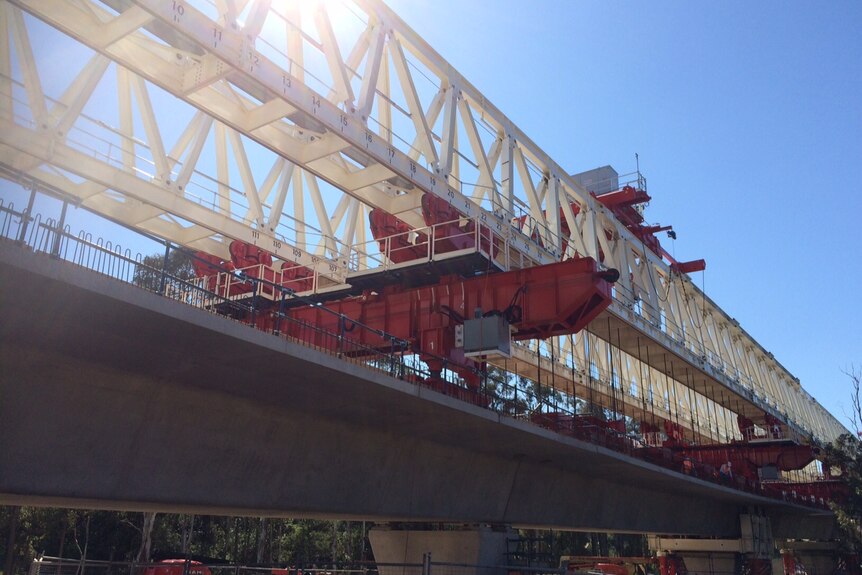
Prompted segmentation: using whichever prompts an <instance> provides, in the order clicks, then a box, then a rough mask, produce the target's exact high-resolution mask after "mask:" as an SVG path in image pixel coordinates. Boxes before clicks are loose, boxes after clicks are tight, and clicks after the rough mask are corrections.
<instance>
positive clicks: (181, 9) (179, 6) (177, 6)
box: [173, 0, 186, 22]
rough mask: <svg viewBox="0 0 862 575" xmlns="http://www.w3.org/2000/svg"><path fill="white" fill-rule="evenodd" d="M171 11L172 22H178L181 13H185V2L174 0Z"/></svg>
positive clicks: (181, 15)
mask: <svg viewBox="0 0 862 575" xmlns="http://www.w3.org/2000/svg"><path fill="white" fill-rule="evenodd" d="M173 12H174V15H173V18H174V22H179V21H180V18H182V17H183V14H185V13H186V7H185V4H183V3H182V2H177V1H176V0H174V2H173Z"/></svg>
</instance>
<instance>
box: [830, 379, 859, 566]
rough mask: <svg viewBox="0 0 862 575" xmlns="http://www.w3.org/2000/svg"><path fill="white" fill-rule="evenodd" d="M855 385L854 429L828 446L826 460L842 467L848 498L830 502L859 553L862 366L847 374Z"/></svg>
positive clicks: (845, 532) (853, 396) (852, 396)
mask: <svg viewBox="0 0 862 575" xmlns="http://www.w3.org/2000/svg"><path fill="white" fill-rule="evenodd" d="M847 375H848V376H849V377H850V381H851V384H852V387H853V392H852V394H851V403H852V411H853V413H852V414H851V415H850V419H851V423H852V425H853V431H854V433H844V434H842V435H841V436H839V437H838V439H836V440H835V441H834V442H833V443H832V444H830V445H827V446H826V450H825V451H826V457H825V460H824V464H825V465H826V466H828V468H830V469H839V470H840V472H841V475H840V478H841V479H842V480H843V482H844V483H845V485H846V486H847V491H848V494H847V498H846V500H844V501H841V502H834V501H833V502H830V504H829V505H830V507H831V508H832V511H833V512H834V513H835V518H836V520H837V521H838V525H839V527H840V528H841V530H842V531H843V532H844V536H845V543H847V545H848V546H849V547H851V548H852V549H853V551H855V552H857V553H859V552H862V441H860V439H859V436H860V433H862V430H860V425H862V396H860V386H862V369H860V370H853V369H851V371H850V372H849V373H848V374H847Z"/></svg>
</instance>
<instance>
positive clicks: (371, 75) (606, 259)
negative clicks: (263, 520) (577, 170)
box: [0, 0, 844, 440]
mask: <svg viewBox="0 0 862 575" xmlns="http://www.w3.org/2000/svg"><path fill="white" fill-rule="evenodd" d="M0 6H2V10H0V19H2V21H0V27H2V29H3V30H4V31H6V32H8V33H7V34H6V41H5V42H3V44H2V46H0V66H2V68H0V93H2V104H0V122H2V127H0V128H2V129H0V163H2V164H3V166H4V169H5V171H11V172H13V173H17V174H21V175H22V177H26V178H27V179H35V180H37V181H39V182H41V183H42V184H43V185H45V186H46V187H50V188H51V189H54V190H62V191H63V192H64V193H65V194H67V195H69V196H71V197H72V198H73V199H75V200H76V201H77V202H80V203H81V204H83V205H84V206H85V207H87V208H89V209H92V210H94V211H98V212H100V213H103V214H106V215H108V216H109V217H111V218H113V219H116V220H119V221H121V222H123V223H126V224H130V225H133V226H135V227H138V228H142V229H145V230H148V231H151V232H153V233H156V234H158V235H160V236H162V237H166V238H168V239H171V240H173V241H176V242H178V243H181V244H184V245H187V246H192V247H195V248H198V249H201V250H204V251H207V252H210V253H213V254H218V255H222V256H227V243H228V242H229V241H230V240H232V239H239V240H242V241H245V242H247V243H251V244H256V245H259V246H261V247H263V248H264V249H266V250H268V251H270V252H271V253H273V255H274V256H276V258H278V259H282V260H290V261H294V262H297V263H299V264H301V265H303V266H307V267H309V268H312V269H314V270H315V273H316V277H317V281H316V283H315V286H316V289H318V290H325V289H327V288H337V287H338V286H341V285H343V284H344V283H345V282H348V283H349V281H350V277H351V276H352V275H353V274H357V273H364V272H365V271H367V270H368V269H369V268H371V269H373V268H377V267H380V268H385V267H387V266H390V265H392V262H390V261H388V260H387V258H386V255H387V254H381V253H380V250H379V248H378V246H377V243H376V242H375V241H373V239H372V238H371V234H370V231H369V225H368V213H369V211H370V210H371V209H372V208H379V209H382V210H385V211H386V212H389V213H391V214H394V215H397V216H398V218H400V219H401V220H403V221H404V222H406V223H407V224H408V225H410V226H412V227H413V228H414V229H416V230H421V229H423V228H425V226H426V223H425V221H424V220H423V218H422V215H421V210H420V205H421V198H422V196H423V194H434V195H436V196H438V197H440V198H442V199H444V200H445V201H446V202H448V203H450V204H451V205H453V206H455V207H456V208H457V209H458V210H459V211H460V213H461V214H462V217H463V219H465V220H466V219H474V220H476V221H477V222H481V223H482V224H483V225H485V226H488V227H489V228H490V229H491V230H493V233H494V234H495V238H497V239H499V241H500V242H501V244H502V245H504V246H505V247H504V249H501V250H500V251H499V252H498V253H497V254H496V255H495V256H493V257H494V260H495V261H494V263H495V265H496V266H497V267H499V268H501V269H509V268H512V267H522V266H529V265H537V264H542V263H548V262H551V261H556V260H558V259H565V258H569V257H574V256H580V255H588V256H591V257H594V258H595V259H597V260H600V261H601V262H602V264H603V265H604V266H606V267H612V268H616V269H619V270H620V271H621V277H620V281H619V282H618V283H617V286H616V288H615V298H616V301H615V303H614V304H613V305H612V307H611V308H610V310H609V311H608V312H606V314H605V316H603V317H602V318H600V319H599V320H597V321H595V322H593V324H592V325H591V326H590V328H589V329H590V331H591V332H592V334H593V336H586V335H578V336H576V337H575V338H572V339H571V340H570V341H569V342H567V341H565V340H563V341H556V342H546V343H542V344H541V345H540V344H538V343H537V344H535V345H534V348H535V347H542V348H543V349H545V350H546V351H547V350H548V349H550V348H551V347H554V348H555V353H554V354H553V355H554V362H555V364H559V365H560V366H562V367H567V368H569V373H570V374H576V373H577V372H578V371H579V373H580V377H581V378H583V377H584V376H585V374H586V375H588V374H589V373H591V372H595V374H599V375H600V374H602V373H605V374H608V375H607V377H606V378H605V381H607V382H610V381H618V382H622V383H620V384H619V387H620V388H621V389H622V390H626V389H627V390H628V391H629V393H628V395H626V394H622V396H621V399H620V401H621V402H623V404H624V405H628V404H631V405H632V406H634V405H635V404H640V405H641V407H642V408H643V407H644V405H645V403H644V398H652V401H653V411H654V412H655V405H657V404H659V403H662V404H664V405H665V406H666V411H667V413H668V414H672V415H674V417H675V418H677V419H678V418H679V417H682V418H683V419H686V420H687V421H688V422H689V424H690V425H691V429H693V430H696V431H697V433H698V434H700V435H703V436H713V435H715V434H716V433H719V431H718V430H723V432H724V433H725V434H731V435H732V434H733V432H732V431H731V430H732V429H733V428H734V425H732V424H731V425H728V424H727V423H728V421H731V420H732V419H733V414H735V413H744V414H747V415H749V416H754V418H755V419H756V418H757V416H758V414H761V415H762V412H763V411H768V412H770V413H772V414H773V415H776V416H778V417H780V418H781V419H782V420H784V421H787V422H788V423H789V424H790V427H792V428H795V429H796V430H797V431H801V432H804V433H810V434H813V435H815V436H817V437H819V438H822V439H826V440H829V439H832V438H833V437H835V436H837V435H838V434H840V433H842V432H843V431H844V428H843V426H841V425H840V423H838V422H837V420H835V418H834V417H832V416H831V415H830V414H829V413H828V412H827V411H826V410H825V409H823V407H822V406H820V405H819V404H818V403H817V402H816V401H815V400H814V399H813V398H812V397H811V396H810V395H809V394H808V393H807V392H805V390H803V389H802V388H801V386H800V385H799V382H798V381H797V380H796V379H795V378H794V377H793V376H792V375H791V374H790V373H788V372H787V370H786V369H784V368H783V367H782V366H781V365H780V364H779V363H778V362H777V361H775V359H774V358H773V357H772V356H771V354H769V353H768V352H766V350H764V349H763V348H762V347H761V346H760V345H758V344H757V342H755V341H754V340H753V339H752V338H751V337H750V336H749V335H748V334H747V333H746V332H745V331H744V330H742V329H741V328H740V327H739V324H738V323H737V322H736V321H735V320H733V319H732V318H730V317H729V316H728V315H727V314H725V313H724V312H723V311H722V310H721V309H720V308H719V307H718V306H716V305H715V304H714V303H713V302H712V301H711V300H709V298H707V297H705V295H704V294H703V293H702V292H701V291H700V290H698V289H697V288H696V287H695V286H694V284H693V283H692V282H691V281H690V279H689V278H688V277H687V276H685V275H684V274H677V273H672V272H671V270H670V268H669V266H668V265H667V264H666V263H665V262H664V261H662V259H661V257H659V256H658V255H656V254H655V253H653V252H652V251H650V250H649V249H647V248H646V247H645V246H644V245H643V243H642V242H641V241H640V240H639V239H637V238H636V237H635V236H634V235H633V234H632V233H631V232H630V231H629V230H627V229H626V228H625V227H624V226H623V225H622V224H621V223H620V222H618V221H617V220H616V219H615V217H614V215H613V214H612V213H611V212H610V210H608V209H606V208H605V207H604V206H602V205H601V204H600V203H599V202H597V201H596V200H595V199H594V198H593V197H592V196H591V195H590V194H588V193H587V192H586V191H585V190H584V189H583V188H582V187H580V186H579V185H578V184H577V183H576V182H575V181H574V180H573V179H572V178H571V177H570V176H569V175H568V174H567V172H566V171H565V170H563V169H562V168H560V167H559V166H558V165H557V164H556V163H554V162H553V161H552V160H551V159H550V158H549V157H548V156H547V155H546V154H545V153H544V152H543V151H542V150H541V149H540V148H539V147H538V146H537V145H536V144H535V143H533V142H532V141H531V140H530V139H529V138H528V137H526V136H525V135H524V134H523V133H522V132H521V131H520V130H519V129H518V128H517V127H516V126H515V125H514V124H513V123H512V122H511V121H510V120H509V119H508V118H507V117H506V116H505V115H503V114H502V113H501V112H500V111H499V110H498V109H497V108H495V107H494V106H493V105H492V104H491V103H490V102H488V101H487V100H486V99H485V98H484V96H483V95H482V94H481V92H479V91H478V90H477V89H476V88H475V87H474V86H472V85H471V84H470V83H469V82H468V81H467V80H465V79H464V78H462V77H461V76H460V75H458V73H457V72H456V71H455V70H454V68H453V67H452V66H451V65H449V64H448V63H447V62H446V61H445V60H443V59H442V58H441V57H440V55H439V54H437V53H436V52H435V51H434V50H433V49H432V48H431V47H430V46H428V45H427V44H426V43H425V42H424V41H423V40H422V39H421V38H420V37H419V36H418V35H417V34H416V33H415V32H414V31H413V30H411V29H410V28H409V27H408V26H406V25H405V24H404V23H403V22H402V21H401V20H400V19H399V18H398V17H397V15H395V14H394V13H393V12H392V11H391V10H390V9H388V8H387V7H386V6H385V5H383V4H382V3H380V2H378V1H376V0H356V1H355V2H353V1H344V2H334V1H328V2H324V1H321V2H269V1H266V0H251V1H242V0H217V1H215V2H208V1H204V0H201V1H182V0H134V1H132V0H102V1H97V0H12V1H11V2H3V3H2V4H0ZM22 10H23V12H27V13H29V14H31V15H33V16H35V17H36V18H38V19H39V20H41V21H43V22H46V23H48V24H49V25H50V26H52V27H54V28H56V29H59V30H61V31H63V32H65V33H66V34H68V35H69V36H70V37H71V38H72V39H74V42H71V41H69V40H62V39H61V38H60V37H59V35H58V34H55V35H54V36H52V38H54V39H55V40H56V42H58V43H60V44H61V43H62V42H64V41H65V42H66V43H71V44H74V46H75V47H76V49H75V50H74V51H73V52H74V53H75V54H76V55H79V56H80V57H79V58H77V59H76V60H75V61H72V60H71V59H68V58H67V57H65V56H63V57H62V58H63V61H62V64H59V63H58V62H57V58H58V57H59V56H58V55H57V54H50V53H47V54H46V53H45V51H44V50H41V51H40V48H42V46H41V45H37V46H34V45H33V43H32V42H31V40H30V35H31V32H32V31H33V30H34V29H36V28H37V24H36V21H35V20H33V19H32V18H30V17H25V16H24V14H23V12H22ZM38 32H39V33H40V34H41V35H42V36H44V37H49V36H50V34H49V33H48V32H46V31H45V29H44V26H41V25H40V26H39V27H38ZM81 45H85V46H87V47H88V48H89V50H84V49H83V48H82V46H81ZM79 60H80V61H79ZM58 65H62V66H64V67H70V68H72V69H74V74H72V77H71V79H70V80H69V81H68V84H67V85H63V86H59V85H56V84H57V82H56V81H52V82H51V84H52V86H51V87H50V89H47V90H46V89H43V83H45V80H46V79H47V78H48V77H49V76H52V71H53V70H55V69H56V67H57V66H58ZM431 257H433V254H429V258H431ZM595 336H598V338H596V337H595ZM589 337H592V338H593V340H594V344H592V345H589V344H585V343H584V342H586V341H587V338H589ZM572 342H574V344H572ZM579 342H580V343H579ZM527 359H528V357H527V355H524V356H523V357H521V359H520V361H521V362H522V363H523V365H527V363H525V362H527ZM602 362H605V364H602ZM532 365H533V369H537V367H538V366H540V365H544V364H542V363H540V362H537V361H534V362H533V364H532ZM540 371H541V370H540ZM552 371H555V373H556V370H552ZM538 373H539V372H538V371H537V372H536V374H537V376H538ZM573 377H574V378H576V377H577V376H573ZM592 379H593V378H591V377H587V380H588V381H590V380H592ZM597 379H599V380H601V379H602V378H601V377H599V378H597ZM577 381H578V380H577V379H574V380H573V383H577ZM629 383H630V385H628V386H627V384H629ZM633 390H642V391H641V392H640V395H637V394H636V393H634V391H633ZM610 395H614V396H615V395H616V393H614V394H610ZM610 395H608V397H610ZM685 397H688V400H686V399H684V398H685ZM658 398H661V401H659V399H658ZM614 401H616V400H614ZM686 401H688V403H686ZM626 402H628V403H626ZM698 405H700V406H702V409H701V408H698ZM705 413H709V414H711V415H709V417H708V418H707V419H708V422H707V423H704V422H703V421H701V419H703V414H705ZM731 423H732V421H731Z"/></svg>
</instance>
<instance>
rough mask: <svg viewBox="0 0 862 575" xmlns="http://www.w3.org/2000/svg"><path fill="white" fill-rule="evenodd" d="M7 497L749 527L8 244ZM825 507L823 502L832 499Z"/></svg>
mask: <svg viewBox="0 0 862 575" xmlns="http://www.w3.org/2000/svg"><path fill="white" fill-rule="evenodd" d="M0 293H2V294H3V297H2V298H0V314H2V316H0V317H3V318H5V321H4V322H3V323H2V326H0V365H2V366H3V369H2V372H0V393H2V398H3V401H2V402H0V503H9V504H11V503H20V504H44V505H67V506H93V507H101V508H116V509H140V510H145V509H152V510H162V511H167V510H173V511H177V510H189V511H195V512H198V513H249V514H254V515H282V516H293V517H296V516H314V517H340V518H367V519H377V520H402V521H406V520H412V521H463V522H477V523H495V524H513V525H523V526H533V527H554V528H566V529H590V530H611V531H632V532H651V533H676V534H693V535H705V536H713V537H715V536H718V537H721V536H728V537H731V536H735V535H736V534H737V531H738V528H739V526H738V512H739V509H740V507H741V506H747V505H763V506H766V507H768V508H772V509H773V511H774V513H775V514H777V515H782V514H784V515H788V517H795V518H807V517H810V516H812V514H815V515H816V514H817V513H818V512H816V511H813V510H811V509H805V508H801V507H798V506H793V505H789V504H785V503H781V502H775V501H772V500H768V499H765V498H761V497H756V496H753V495H750V494H745V493H741V492H738V491H734V490H731V489H728V488H725V487H721V486H718V485H714V484H709V483H706V482H702V481H699V480H697V479H693V478H688V477H685V476H682V475H680V474H675V473H672V472H670V471H667V470H665V469H662V468H659V467H655V466H652V465H650V464H648V463H644V462H641V461H639V460H635V459H631V458H628V457H625V456H623V455H620V454H616V453H614V452H611V451H608V450H606V449H603V448H601V447H597V446H594V445H592V444H588V443H584V442H580V441H578V440H575V439H573V438H568V437H563V436H560V435H557V434H554V433H552V432H550V431H548V430H545V429H542V428H538V427H536V426H533V425H530V424H528V423H525V422H522V421H517V420H514V419H511V418H507V417H505V416H501V415H498V414H496V413H494V412H491V411H488V410H485V409H481V408H478V407H476V406H473V405H469V404H466V403H463V402H460V401H457V400H455V399H453V398H449V397H446V396H443V395H440V394H438V393H435V392H433V391H430V390H428V389H425V388H422V387H418V386H415V385H412V384H409V383H407V382H404V381H399V380H396V379H393V378H391V377H389V376H387V375H384V374H381V373H377V372H374V371H371V370H369V369H367V368H365V367H362V366H358V365H354V364H351V363H347V362H343V361H341V360H338V359H337V358H335V357H332V356H329V355H326V354H323V353H320V352H317V351H315V350H312V349H309V348H306V347H303V346H300V345H297V344H294V343H291V342H287V341H284V340H282V339H280V338H278V337H276V336H273V335H269V334H265V333H262V332H259V331H255V330H253V329H251V328H249V327H247V326H245V325H243V324H240V323H237V322H234V321H231V320H228V319H225V318H222V317H219V316H216V315H213V314H209V313H207V312H205V311H202V310H198V309H194V308H191V307H189V306H186V305H184V304H181V303H178V302H174V301H171V300H168V299H167V298H163V297H160V296H158V295H155V294H152V293H148V292H146V291H144V290H141V289H139V288H137V287H134V286H130V285H127V284H123V283H120V282H118V281H117V280H114V279H111V278H107V277H105V276H101V275H98V274H94V273H93V272H89V271H87V270H83V269H81V268H78V267H76V266H73V265H71V264H68V263H65V262H61V261H57V260H54V259H51V258H49V257H48V256H43V255H38V254H32V253H30V252H28V251H26V250H24V249H21V248H20V247H18V246H17V245H14V244H11V243H0ZM821 514H822V512H821Z"/></svg>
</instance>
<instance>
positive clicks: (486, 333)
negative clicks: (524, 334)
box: [463, 315, 512, 357]
mask: <svg viewBox="0 0 862 575" xmlns="http://www.w3.org/2000/svg"><path fill="white" fill-rule="evenodd" d="M463 334H464V339H463V341H464V355H466V356H467V357H471V356H477V355H496V356H502V357H512V334H511V332H510V330H509V322H507V321H506V318H504V317H503V316H500V315H491V316H488V317H479V318H476V319H468V320H465V321H464V326H463Z"/></svg>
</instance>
